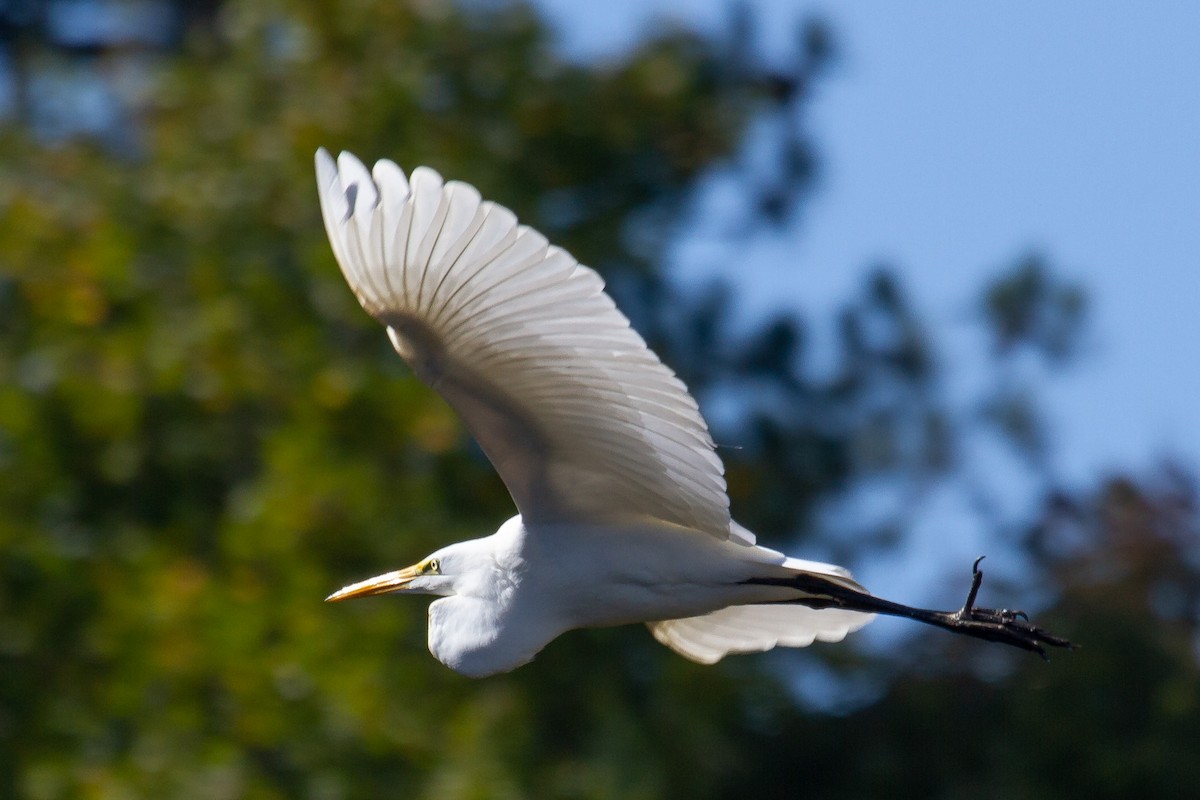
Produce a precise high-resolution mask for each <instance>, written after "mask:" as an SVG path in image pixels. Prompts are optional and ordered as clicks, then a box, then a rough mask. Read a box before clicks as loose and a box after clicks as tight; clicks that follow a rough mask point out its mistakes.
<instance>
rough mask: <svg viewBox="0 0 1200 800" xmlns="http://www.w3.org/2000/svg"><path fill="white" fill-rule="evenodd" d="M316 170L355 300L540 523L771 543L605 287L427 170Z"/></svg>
mask: <svg viewBox="0 0 1200 800" xmlns="http://www.w3.org/2000/svg"><path fill="white" fill-rule="evenodd" d="M316 167H317V185H318V190H319V194H320V199H321V209H322V213H323V216H324V219H325V227H326V231H327V232H328V234H329V239H330V242H331V245H332V247H333V252H334V255H335V257H336V258H337V261H338V263H339V265H340V266H341V268H342V273H343V274H344V275H345V277H346V280H347V282H348V283H349V284H350V287H351V288H352V289H353V291H354V294H355V296H356V297H357V298H358V300H359V302H360V303H361V304H362V306H363V308H365V309H366V310H367V312H368V313H370V314H371V315H372V316H374V317H375V318H376V319H378V320H379V321H380V322H382V323H383V324H384V325H385V326H386V327H387V329H388V335H389V336H390V338H391V340H392V343H393V345H394V346H395V347H396V350H397V351H398V352H399V353H400V355H402V356H403V357H404V358H405V359H406V360H407V361H408V362H409V364H410V365H411V366H412V368H413V370H414V371H415V372H416V373H417V375H418V376H419V377H420V378H421V379H422V380H424V381H425V382H426V383H428V384H429V385H430V386H431V387H433V388H434V389H436V390H437V391H438V392H440V393H441V394H442V396H443V397H444V398H445V399H446V400H447V402H449V403H450V405H451V406H452V407H454V409H455V410H456V411H457V412H458V413H459V414H460V415H461V416H462V418H463V420H464V422H465V423H466V425H467V427H468V428H469V429H470V430H471V432H472V433H473V434H474V436H475V438H476V439H477V440H478V441H479V443H480V446H481V447H483V449H484V451H485V452H486V453H487V455H488V457H489V458H490V459H491V461H492V463H493V464H494V465H495V467H496V470H497V471H498V472H499V473H500V477H501V478H502V479H503V480H504V482H505V484H506V485H507V486H508V489H509V491H510V492H511V493H512V496H513V499H514V501H515V502H516V504H517V507H518V509H519V510H520V512H521V514H522V515H523V516H524V517H525V518H526V519H528V520H531V521H547V522H549V521H589V522H594V521H600V520H604V519H617V518H627V517H630V516H647V517H654V518H657V519H661V520H663V521H665V522H670V523H674V524H677V525H682V526H685V527H689V528H694V529H697V530H700V531H704V532H706V533H709V534H712V535H714V536H717V537H720V538H729V537H731V536H732V537H733V538H734V539H735V540H736V541H738V542H741V543H745V544H752V543H753V536H751V535H750V534H749V533H748V532H745V531H743V530H741V529H740V528H738V529H734V530H731V522H730V519H729V501H728V498H727V496H726V492H725V479H724V476H723V468H722V465H721V460H720V459H719V458H718V457H717V454H716V452H715V451H714V449H713V444H712V439H711V437H710V436H709V433H708V428H707V426H706V425H705V423H704V420H703V418H702V417H701V416H700V412H699V409H698V407H697V406H696V402H695V401H694V400H693V399H692V398H691V396H690V395H688V393H687V389H686V387H685V386H684V385H683V383H682V381H680V380H679V379H678V378H677V377H675V374H674V373H673V372H671V370H669V369H668V368H667V367H665V366H664V365H663V364H662V362H660V361H659V360H658V358H657V357H656V356H655V355H654V353H653V352H651V351H650V349H649V348H648V347H646V343H645V342H644V341H643V340H642V338H641V337H640V336H639V335H638V334H637V333H636V332H635V331H634V330H633V329H632V328H630V326H629V321H628V320H627V319H626V318H625V317H624V315H622V314H621V312H620V311H618V310H617V308H616V306H615V304H614V303H613V302H612V300H611V298H609V297H608V295H607V294H605V292H604V282H603V280H601V278H600V276H599V275H597V274H596V273H595V272H594V271H592V270H591V269H588V268H587V267H585V266H582V265H580V264H578V263H577V262H576V261H575V259H574V258H572V257H571V256H570V254H568V253H567V252H566V251H564V250H562V249H561V248H558V247H554V246H552V245H550V243H549V242H548V241H547V240H546V238H545V237H544V236H542V235H541V234H540V233H538V232H537V231H535V230H533V229H531V228H528V227H526V226H523V225H519V224H518V222H517V218H516V216H515V215H514V214H513V213H512V212H511V211H509V210H508V209H506V208H504V207H502V206H498V205H496V204H494V203H491V202H488V201H485V200H483V199H482V198H481V197H480V195H479V192H477V191H476V190H475V189H474V188H473V187H471V186H469V185H468V184H465V183H459V182H454V181H451V182H448V183H447V182H444V181H443V180H442V178H441V176H440V175H438V173H436V172H435V171H433V170H431V169H428V168H426V167H418V168H417V169H415V170H413V171H412V173H411V175H409V176H408V177H406V176H405V175H404V172H403V171H402V170H400V168H399V167H397V166H396V165H395V164H394V163H392V162H391V161H386V160H385V161H379V162H377V163H376V164H375V166H374V168H373V169H372V170H371V171H368V170H367V168H366V167H365V166H363V164H362V163H361V162H360V161H359V160H358V159H356V158H355V157H354V156H352V155H350V154H349V153H342V154H341V155H339V156H338V158H337V160H336V162H335V161H334V159H333V158H331V157H330V155H329V154H328V153H327V152H325V151H324V150H320V151H318V152H317V156H316ZM661 624H664V625H666V624H667V623H661ZM693 627H694V626H693ZM656 635H657V634H656ZM696 635H699V634H696ZM704 635H705V636H711V635H713V634H711V633H704ZM712 646H715V645H710V647H712Z"/></svg>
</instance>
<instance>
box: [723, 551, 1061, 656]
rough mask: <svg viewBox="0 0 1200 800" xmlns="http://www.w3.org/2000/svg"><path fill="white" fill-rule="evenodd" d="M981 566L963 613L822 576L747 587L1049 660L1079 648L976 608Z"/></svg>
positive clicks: (974, 571)
mask: <svg viewBox="0 0 1200 800" xmlns="http://www.w3.org/2000/svg"><path fill="white" fill-rule="evenodd" d="M982 560H983V557H982V556H980V557H979V558H978V559H976V560H975V563H974V564H973V565H972V567H971V588H970V589H969V590H968V592H967V599H966V602H964V603H963V606H962V608H960V609H959V610H958V611H932V610H930V609H926V608H914V607H912V606H906V605H903V604H901V603H893V602H892V601H890V600H884V599H883V598H881V597H875V596H874V595H871V594H867V593H866V592H859V591H856V590H854V589H850V588H848V587H846V586H842V585H840V584H838V583H835V582H834V581H831V580H829V579H828V578H826V577H824V576H822V575H818V574H815V573H811V572H802V573H798V574H796V575H793V576H788V577H785V578H751V579H750V580H748V581H746V583H751V584H757V585H760V586H781V587H787V588H791V589H796V590H797V591H800V592H802V593H804V595H805V596H804V597H799V598H796V599H795V600H782V601H779V602H783V603H790V604H797V605H805V606H809V607H810V608H844V609H847V610H850V611H863V612H868V613H873V614H886V615H888V616H892V617H904V618H906V619H912V620H916V621H917V622H922V623H924V624H926V625H934V626H936V627H938V628H943V629H944V630H948V631H950V632H952V633H960V634H962V635H964V636H973V637H975V638H976V639H986V640H987V641H990V642H1000V643H1001V644H1007V645H1011V646H1013V647H1020V648H1021V649H1023V650H1029V651H1030V652H1034V653H1037V654H1038V655H1040V656H1041V657H1042V658H1045V659H1047V660H1048V659H1049V656H1047V655H1046V647H1065V648H1068V649H1073V648H1074V647H1075V645H1073V644H1071V643H1070V642H1069V641H1067V640H1066V639H1063V638H1061V637H1059V636H1055V635H1054V634H1052V633H1050V632H1049V631H1046V630H1044V629H1042V628H1039V627H1037V626H1036V625H1033V624H1032V623H1030V621H1029V615H1028V614H1026V613H1025V612H1024V611H1010V610H1009V609H992V608H977V607H976V606H975V600H976V598H977V597H978V595H979V587H980V586H981V585H982V584H983V571H982V570H980V569H979V562H980V561H982Z"/></svg>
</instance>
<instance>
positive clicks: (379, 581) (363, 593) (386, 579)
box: [325, 564, 421, 603]
mask: <svg viewBox="0 0 1200 800" xmlns="http://www.w3.org/2000/svg"><path fill="white" fill-rule="evenodd" d="M420 566H421V565H420V564H414V565H413V566H411V567H405V568H404V569H398V570H396V571H395V572H388V573H385V574H383V575H378V576H376V577H374V578H368V579H367V580H365V581H359V582H358V583H352V584H350V585H349V586H347V587H345V588H343V589H339V590H337V591H336V592H334V593H333V594H331V595H329V597H326V598H325V602H326V603H331V602H336V601H338V600H353V599H354V598H355V597H370V596H372V595H376V594H389V593H391V592H399V591H401V590H402V589H404V587H405V586H408V584H409V583H410V582H411V581H412V579H413V578H415V577H417V576H418V575H420V574H421V569H420Z"/></svg>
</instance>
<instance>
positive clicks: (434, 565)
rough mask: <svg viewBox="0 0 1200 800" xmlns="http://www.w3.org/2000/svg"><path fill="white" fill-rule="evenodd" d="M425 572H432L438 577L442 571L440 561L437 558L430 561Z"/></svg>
mask: <svg viewBox="0 0 1200 800" xmlns="http://www.w3.org/2000/svg"><path fill="white" fill-rule="evenodd" d="M425 571H426V572H432V573H433V574H435V575H436V574H437V573H439V572H441V571H442V565H441V564H439V563H438V560H437V559H436V558H431V559H430V560H429V563H428V564H426V565H425Z"/></svg>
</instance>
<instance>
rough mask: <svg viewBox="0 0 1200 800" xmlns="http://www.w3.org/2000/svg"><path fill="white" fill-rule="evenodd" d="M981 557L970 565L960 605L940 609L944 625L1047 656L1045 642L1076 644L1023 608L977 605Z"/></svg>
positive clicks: (1067, 646) (1055, 645)
mask: <svg viewBox="0 0 1200 800" xmlns="http://www.w3.org/2000/svg"><path fill="white" fill-rule="evenodd" d="M980 561H983V556H980V557H979V558H977V559H976V560H975V563H974V564H973V565H972V567H971V589H970V591H968V592H967V600H966V602H965V603H963V607H962V608H960V609H959V610H958V611H955V612H943V613H942V614H941V615H940V616H942V623H941V624H942V626H943V627H946V628H949V629H950V630H952V631H954V632H955V633H962V634H965V635H967V636H974V637H976V638H978V639H987V640H988V641H992V642H1000V643H1002V644H1008V645H1012V646H1014V647H1020V648H1022V649H1023V650H1029V651H1032V652H1034V653H1037V654H1038V655H1040V656H1041V657H1042V658H1044V659H1047V660H1049V656H1047V655H1046V647H1047V646H1049V647H1065V648H1067V649H1074V648H1075V645H1073V644H1071V643H1070V642H1069V641H1067V640H1066V639H1063V638H1062V637H1059V636H1055V635H1054V634H1052V633H1050V632H1049V631H1047V630H1045V629H1044V628H1039V627H1037V626H1036V625H1034V624H1032V623H1031V622H1030V621H1029V615H1028V614H1026V613H1025V612H1024V611H1012V610H1010V609H1007V608H1001V609H995V608H978V607H976V605H975V598H976V597H977V596H978V594H979V587H980V585H982V583H983V571H982V570H980V569H979V562H980Z"/></svg>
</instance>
